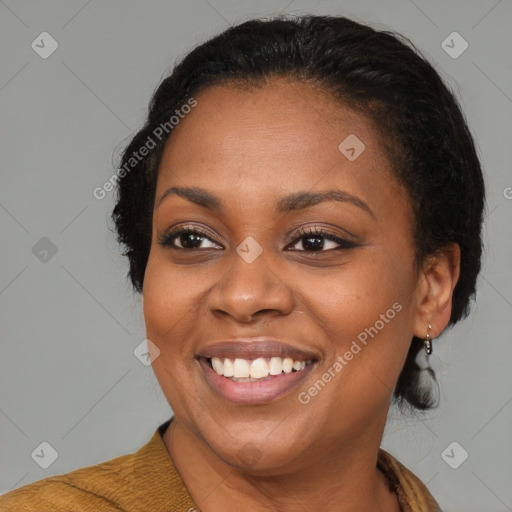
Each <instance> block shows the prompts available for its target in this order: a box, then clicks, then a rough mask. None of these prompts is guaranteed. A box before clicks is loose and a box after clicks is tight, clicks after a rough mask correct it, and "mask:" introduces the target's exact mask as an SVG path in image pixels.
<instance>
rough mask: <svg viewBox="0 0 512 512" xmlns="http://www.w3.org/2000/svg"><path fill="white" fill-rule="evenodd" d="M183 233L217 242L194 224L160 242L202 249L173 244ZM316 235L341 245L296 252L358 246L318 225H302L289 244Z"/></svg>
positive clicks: (175, 229) (163, 238)
mask: <svg viewBox="0 0 512 512" xmlns="http://www.w3.org/2000/svg"><path fill="white" fill-rule="evenodd" d="M182 234H194V235H199V236H202V237H205V238H208V240H210V241H211V242H213V243H217V242H215V241H214V240H211V238H210V235H209V234H208V233H206V232H205V231H203V230H201V229H200V228H198V227H196V226H194V227H187V226H178V227H177V228H173V229H171V230H169V231H168V232H167V233H165V234H164V235H162V236H160V237H159V239H158V243H159V244H160V245H161V246H162V247H168V248H170V249H174V250H178V251H196V250H200V249H183V248H182V247H175V246H174V245H173V244H172V242H173V240H174V239H175V238H177V237H178V236H180V235H182ZM314 237H321V238H325V239H327V240H330V241H332V242H335V243H337V244H339V246H340V247H336V248H334V249H327V250H324V249H321V250H318V251H314V250H307V249H304V250H296V252H310V253H311V252H313V253H315V252H317V253H318V252H329V251H336V250H343V249H352V248H354V247H356V244H355V243H353V242H350V241H349V240H346V239H344V238H341V237H339V236H337V235H333V234H331V233H328V232H326V231H325V230H323V229H322V228H320V227H318V226H315V227H314V228H303V227H301V228H300V229H299V231H298V233H297V236H296V237H295V238H294V239H293V240H292V242H291V243H290V244H288V245H296V243H297V242H298V241H299V240H300V239H301V238H314Z"/></svg>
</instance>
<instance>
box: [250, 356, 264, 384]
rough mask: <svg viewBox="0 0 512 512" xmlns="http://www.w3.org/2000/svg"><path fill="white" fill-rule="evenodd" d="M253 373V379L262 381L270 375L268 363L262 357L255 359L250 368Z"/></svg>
mask: <svg viewBox="0 0 512 512" xmlns="http://www.w3.org/2000/svg"><path fill="white" fill-rule="evenodd" d="M249 371H250V373H251V378H253V379H261V378H262V377H266V376H267V375H268V363H267V361H265V359H263V358H262V357H259V358H258V359H255V360H254V361H253V362H252V363H251V366H250V368H249Z"/></svg>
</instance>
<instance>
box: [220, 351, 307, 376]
mask: <svg viewBox="0 0 512 512" xmlns="http://www.w3.org/2000/svg"><path fill="white" fill-rule="evenodd" d="M310 363H311V361H308V362H307V363H306V361H294V360H293V359H292V358H290V357H285V358H284V359H282V358H281V357H271V358H270V359H266V358H264V357H259V358H257V359H253V360H248V359H240V358H237V359H235V360H234V361H233V360H232V359H229V358H227V357H226V358H220V357H212V358H211V364H212V367H213V370H214V371H215V373H216V374H217V375H223V376H224V377H230V378H232V380H246V379H247V381H249V380H250V381H251V382H252V379H263V378H265V377H267V376H268V375H280V374H281V373H282V372H284V373H291V372H292V369H293V370H295V371H300V370H303V369H304V368H305V367H306V366H307V365H308V364H310Z"/></svg>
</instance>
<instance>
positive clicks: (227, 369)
mask: <svg viewBox="0 0 512 512" xmlns="http://www.w3.org/2000/svg"><path fill="white" fill-rule="evenodd" d="M219 375H224V377H233V375H234V368H233V361H231V359H228V358H227V357H226V359H224V372H223V374H219Z"/></svg>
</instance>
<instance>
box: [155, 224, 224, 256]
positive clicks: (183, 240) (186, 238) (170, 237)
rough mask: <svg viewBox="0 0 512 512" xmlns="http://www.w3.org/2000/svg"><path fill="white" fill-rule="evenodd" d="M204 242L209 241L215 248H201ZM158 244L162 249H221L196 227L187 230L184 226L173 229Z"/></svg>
mask: <svg viewBox="0 0 512 512" xmlns="http://www.w3.org/2000/svg"><path fill="white" fill-rule="evenodd" d="M204 241H209V242H210V243H211V244H213V246H210V247H208V246H207V247H204V246H203V247H201V244H202V243H203V242H204ZM158 243H159V244H160V245H161V246H162V247H168V248H170V249H179V250H195V249H212V248H215V247H219V246H218V245H217V244H215V242H213V241H212V240H211V239H210V238H209V236H208V235H207V234H206V233H204V232H203V231H201V230H200V229H198V228H196V227H194V228H187V227H184V226H181V227H178V228H174V229H172V230H171V231H169V232H168V233H166V234H165V235H163V236H162V237H160V238H159V240H158Z"/></svg>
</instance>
